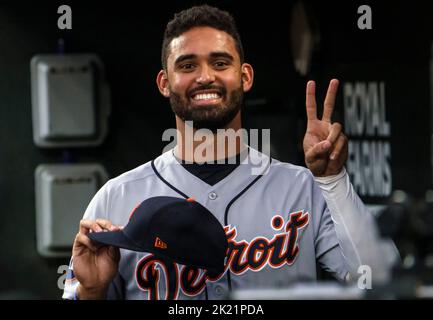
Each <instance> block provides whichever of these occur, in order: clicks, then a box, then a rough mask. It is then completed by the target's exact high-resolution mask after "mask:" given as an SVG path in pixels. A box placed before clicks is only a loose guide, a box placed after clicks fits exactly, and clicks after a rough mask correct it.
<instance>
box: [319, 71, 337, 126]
mask: <svg viewBox="0 0 433 320" xmlns="http://www.w3.org/2000/svg"><path fill="white" fill-rule="evenodd" d="M337 89H338V80H337V79H332V80H331V81H330V82H329V87H328V92H327V93H326V98H325V103H324V108H323V116H322V120H323V121H327V122H331V116H332V112H333V111H334V105H335V99H336V97H337Z"/></svg>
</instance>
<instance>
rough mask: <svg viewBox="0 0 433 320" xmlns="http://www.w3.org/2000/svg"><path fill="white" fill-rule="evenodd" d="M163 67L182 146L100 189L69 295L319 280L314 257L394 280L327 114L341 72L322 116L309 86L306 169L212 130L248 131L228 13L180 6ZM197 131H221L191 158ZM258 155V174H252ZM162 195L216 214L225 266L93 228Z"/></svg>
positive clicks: (79, 245) (341, 271)
mask: <svg viewBox="0 0 433 320" xmlns="http://www.w3.org/2000/svg"><path fill="white" fill-rule="evenodd" d="M162 67H163V69H162V70H161V71H160V72H159V73H158V75H157V85H158V88H159V90H160V92H161V94H162V95H163V96H164V97H166V98H168V99H169V101H170V104H171V107H172V109H173V112H174V113H175V116H176V125H177V130H178V138H177V145H176V146H175V147H174V148H172V149H171V150H169V151H167V152H164V153H163V154H162V155H161V156H159V157H157V158H156V159H154V160H153V161H150V162H148V163H145V164H143V165H141V166H139V167H138V168H135V169H133V170H131V171H128V172H126V173H124V174H122V175H120V176H118V177H116V178H114V179H112V180H110V181H108V182H107V183H106V184H105V185H104V186H103V187H102V188H101V189H100V190H99V191H98V192H97V194H96V195H95V197H94V198H93V199H92V201H91V202H90V204H89V206H88V208H87V210H86V212H85V214H84V218H83V220H82V221H81V222H80V226H79V233H78V234H77V236H76V238H75V242H74V245H73V254H72V259H71V264H70V269H69V273H68V279H67V281H66V286H65V290H64V294H63V298H65V299H220V298H224V297H226V294H227V293H228V292H230V291H231V290H237V289H247V288H265V287H267V288H270V287H284V286H288V285H290V284H292V283H296V282H300V281H316V280H317V270H316V266H317V264H316V262H318V264H319V265H320V266H321V267H322V268H323V269H325V270H327V271H329V272H330V273H331V274H333V275H334V276H335V278H337V279H338V280H340V281H349V282H350V281H356V279H357V277H358V276H359V274H358V268H359V267H360V266H361V265H367V266H368V267H369V268H371V272H372V276H373V279H375V280H377V281H381V280H384V279H386V278H387V276H388V271H389V268H390V264H391V262H392V258H393V257H392V254H391V253H389V252H385V251H384V250H383V248H382V247H381V246H380V239H379V235H378V232H377V228H376V225H375V223H374V219H373V217H372V216H371V215H370V213H369V212H368V211H367V210H366V208H365V206H364V204H363V203H362V202H361V200H360V199H359V197H358V196H357V194H356V193H355V191H354V189H353V187H352V185H351V183H350V181H349V178H348V174H347V172H346V170H345V168H344V164H345V161H346V159H347V155H348V150H347V149H348V146H347V145H348V144H347V138H346V137H345V135H344V134H343V133H342V128H341V125H340V124H338V123H332V122H331V116H332V112H333V109H334V104H335V97H336V93H337V87H338V80H336V79H334V80H331V82H330V84H329V88H328V91H327V95H326V98H325V101H324V111H323V117H322V118H321V119H319V118H317V114H316V100H315V83H314V82H313V81H309V82H308V83H307V87H306V110H307V117H308V125H307V131H306V134H305V137H304V141H303V147H304V152H305V162H306V165H307V167H308V168H304V167H300V166H295V165H292V164H289V163H282V162H280V161H278V160H276V159H272V158H270V157H269V156H267V155H265V154H263V153H260V152H259V151H257V150H255V149H254V148H251V147H250V146H248V145H247V144H246V143H245V142H244V141H243V140H242V139H240V140H237V141H236V142H237V143H236V144H235V145H234V146H231V147H230V148H228V147H224V146H223V145H221V141H219V140H218V139H216V137H217V132H218V129H233V130H234V131H236V130H239V129H241V127H242V126H241V107H242V101H243V94H244V92H247V91H249V90H250V89H251V87H252V85H253V78H254V74H253V68H252V66H251V65H249V64H248V63H245V62H244V57H243V49H242V44H241V41H240V37H239V34H238V32H237V30H236V27H235V23H234V21H233V18H232V17H231V16H230V15H229V14H228V13H227V12H224V11H221V10H219V9H217V8H213V7H210V6H206V5H204V6H198V7H192V8H190V9H188V10H184V11H182V12H180V13H178V14H176V15H175V17H174V19H173V20H172V21H170V22H169V23H168V25H167V28H166V31H165V36H164V41H163V47H162ZM201 129H207V130H205V131H204V132H206V133H207V134H208V135H209V136H211V137H215V139H214V140H212V139H207V140H206V141H207V142H206V148H205V149H206V150H207V151H209V150H211V151H210V152H206V154H205V155H204V156H203V152H200V157H201V159H200V160H201V162H203V161H207V163H205V164H198V163H197V162H200V161H197V157H196V153H197V152H196V151H197V150H198V148H203V145H201V143H202V141H194V140H191V137H188V135H187V134H186V133H187V131H188V130H192V131H193V132H199V131H200V130H201ZM208 147H210V148H208ZM201 150H204V149H201ZM221 160H224V161H221ZM209 162H210V163H209ZM220 162H224V163H222V164H221V163H220ZM257 163H261V164H262V166H261V167H260V170H261V171H260V172H258V173H256V174H252V172H254V171H255V170H256V171H257V165H256V164H257ZM155 196H171V197H179V198H194V199H195V201H197V202H199V203H200V204H202V205H203V206H205V207H206V208H207V209H209V211H210V212H212V214H214V215H215V217H216V218H217V219H218V221H219V222H220V223H221V224H222V225H223V226H224V228H225V232H226V235H227V239H228V251H227V258H226V264H225V270H224V272H223V273H221V274H219V275H217V276H213V277H212V276H210V275H209V274H208V273H207V272H206V271H205V270H201V269H198V268H194V267H190V266H184V265H180V264H177V263H174V265H173V264H172V263H170V265H167V262H164V261H163V260H161V259H158V258H157V257H155V256H154V255H153V254H150V253H142V252H135V251H129V250H124V249H120V250H119V249H118V248H116V247H111V246H104V245H101V244H98V243H96V242H93V241H91V240H90V239H89V238H88V237H87V234H88V233H89V232H103V231H106V230H111V231H115V230H120V229H121V228H122V226H125V225H126V224H127V223H128V218H129V216H130V214H131V212H132V211H133V209H134V208H135V207H136V206H137V205H138V204H139V203H141V202H142V201H143V200H145V199H147V198H150V197H155ZM198 245H199V244H198ZM388 254H389V258H388V256H387V255H388Z"/></svg>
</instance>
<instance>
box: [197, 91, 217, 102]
mask: <svg viewBox="0 0 433 320" xmlns="http://www.w3.org/2000/svg"><path fill="white" fill-rule="evenodd" d="M218 98H219V95H218V94H217V93H199V94H197V95H195V96H194V100H210V99H218Z"/></svg>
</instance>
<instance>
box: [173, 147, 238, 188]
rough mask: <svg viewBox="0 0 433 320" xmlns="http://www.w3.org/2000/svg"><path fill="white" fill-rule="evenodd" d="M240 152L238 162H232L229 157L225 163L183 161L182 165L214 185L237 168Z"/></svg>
mask: <svg viewBox="0 0 433 320" xmlns="http://www.w3.org/2000/svg"><path fill="white" fill-rule="evenodd" d="M240 159H241V156H240V154H238V155H236V162H235V163H234V164H231V163H230V162H229V161H228V160H227V159H226V161H224V162H225V163H203V164H198V163H185V161H182V162H181V164H182V166H183V167H184V168H185V169H186V170H188V172H190V173H191V174H193V175H195V176H196V177H197V178H199V179H200V180H202V181H204V182H206V183H207V184H209V185H211V186H213V185H215V184H217V183H218V182H219V181H221V180H223V179H224V178H225V177H227V176H228V175H229V174H230V173H232V172H233V170H235V169H236V168H237V167H238V166H239V164H240V162H241V160H240Z"/></svg>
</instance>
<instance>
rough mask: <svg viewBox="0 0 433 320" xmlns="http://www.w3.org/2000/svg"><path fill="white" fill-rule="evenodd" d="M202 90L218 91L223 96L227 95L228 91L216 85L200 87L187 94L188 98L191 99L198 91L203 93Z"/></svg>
mask: <svg viewBox="0 0 433 320" xmlns="http://www.w3.org/2000/svg"><path fill="white" fill-rule="evenodd" d="M202 90H217V91H218V93H219V94H220V95H221V96H225V95H226V94H227V89H226V88H224V87H221V86H215V85H207V86H200V87H196V88H194V89H191V90H189V91H188V92H187V96H188V97H191V96H192V95H193V94H195V93H196V92H198V91H202Z"/></svg>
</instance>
